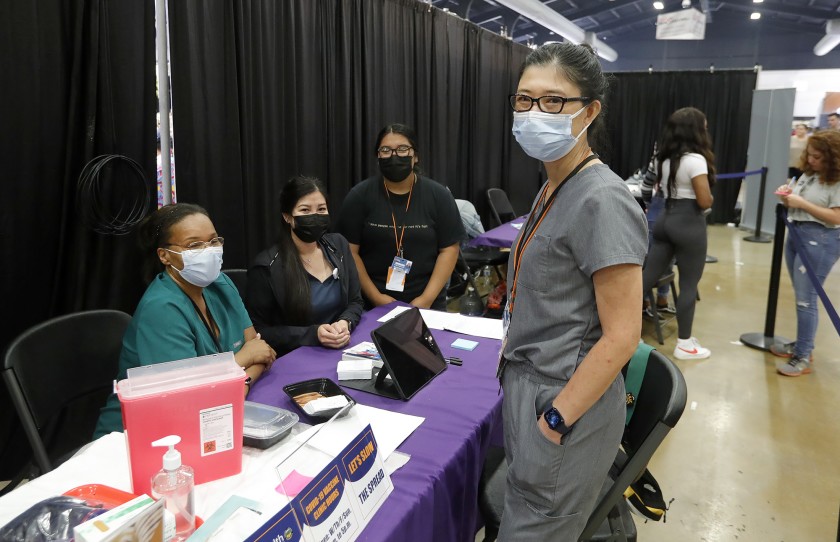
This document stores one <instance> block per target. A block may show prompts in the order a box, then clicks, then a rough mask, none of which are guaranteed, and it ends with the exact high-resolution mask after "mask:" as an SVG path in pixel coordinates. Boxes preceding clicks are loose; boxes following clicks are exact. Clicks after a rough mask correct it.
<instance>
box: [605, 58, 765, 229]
mask: <svg viewBox="0 0 840 542" xmlns="http://www.w3.org/2000/svg"><path fill="white" fill-rule="evenodd" d="M756 77H757V76H756V73H755V72H754V71H753V70H736V71H717V72H715V73H709V72H708V71H703V72H700V71H674V72H653V73H647V72H644V73H615V74H613V78H614V79H613V81H612V83H611V85H610V93H609V96H608V98H607V104H608V108H609V109H608V115H607V118H606V120H607V127H608V138H609V145H608V147H607V152H606V153H605V154H606V156H604V158H605V160H606V161H607V162H608V163H609V164H610V167H611V168H612V169H613V170H614V171H615V172H616V173H618V175H620V176H621V177H622V178H625V179H626V178H628V177H630V176H631V175H632V174H633V172H634V171H635V170H637V169H639V168H643V167H646V166H647V163H648V160H649V159H650V155H651V153H652V151H653V144H654V141H656V139H657V138H658V137H659V135H660V133H661V131H662V127H663V126H664V125H665V121H666V120H667V118H668V116H669V115H670V114H671V113H673V112H674V111H676V110H677V109H679V108H681V107H688V106H692V107H696V108H697V109H699V110H701V111H703V112H704V113H705V114H706V118H707V119H708V122H709V132H710V134H711V136H712V142H713V143H714V153H715V162H716V163H715V167H716V168H717V171H718V173H735V172H740V171H744V170H745V169H746V166H747V147H748V145H749V135H750V115H751V110H752V97H753V89H754V88H755V81H756ZM740 187H741V181H740V180H738V179H733V180H723V181H720V182H718V183H717V185H715V188H714V191H713V193H714V196H715V203H714V206H713V207H712V215H711V219H712V222H716V223H726V222H732V221H733V219H734V216H735V200H736V198H737V197H738V191H739V190H740Z"/></svg>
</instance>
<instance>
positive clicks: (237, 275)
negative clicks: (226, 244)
mask: <svg viewBox="0 0 840 542" xmlns="http://www.w3.org/2000/svg"><path fill="white" fill-rule="evenodd" d="M222 273H224V274H225V275H227V276H228V278H229V279H230V280H231V281H232V282H233V285H234V286H236V289H237V290H239V297H241V298H242V299H246V297H247V296H248V270H247V269H222Z"/></svg>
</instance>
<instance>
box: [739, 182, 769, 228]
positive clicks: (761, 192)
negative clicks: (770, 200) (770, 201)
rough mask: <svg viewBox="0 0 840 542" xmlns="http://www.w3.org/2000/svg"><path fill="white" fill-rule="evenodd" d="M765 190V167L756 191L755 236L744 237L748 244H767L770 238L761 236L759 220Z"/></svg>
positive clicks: (762, 209)
mask: <svg viewBox="0 0 840 542" xmlns="http://www.w3.org/2000/svg"><path fill="white" fill-rule="evenodd" d="M766 188H767V166H764V167H762V168H761V185H760V186H759V189H758V217H757V218H756V222H755V234H754V235H750V236H749V237H744V241H749V242H750V243H769V242H770V238H769V237H768V236H766V235H762V234H761V219H762V215H763V214H764V190H765V189H766Z"/></svg>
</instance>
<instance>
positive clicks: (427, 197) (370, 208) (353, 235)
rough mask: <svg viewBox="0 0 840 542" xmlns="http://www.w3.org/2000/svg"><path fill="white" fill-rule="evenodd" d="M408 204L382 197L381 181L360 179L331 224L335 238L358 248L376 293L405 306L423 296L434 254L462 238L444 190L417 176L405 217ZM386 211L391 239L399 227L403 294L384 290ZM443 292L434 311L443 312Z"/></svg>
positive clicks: (393, 246) (389, 243) (389, 258)
mask: <svg viewBox="0 0 840 542" xmlns="http://www.w3.org/2000/svg"><path fill="white" fill-rule="evenodd" d="M389 198H390V204H389V201H388V200H389ZM408 200H409V195H408V194H393V193H390V194H389V196H386V192H385V184H384V182H383V180H382V177H381V176H375V177H371V178H369V179H365V180H364V181H362V182H361V183H359V184H358V185H356V186H355V187H353V189H352V190H350V193H349V194H347V197H346V198H345V200H344V203H343V205H342V207H341V215H340V216H339V219H338V224H337V231H338V232H339V233H341V234H342V235H344V237H346V238H347V240H348V241H349V242H350V243H353V244H356V245H359V255H360V256H361V258H362V261H363V262H364V264H365V269H366V270H367V273H368V275H369V276H370V278H371V280H372V281H373V284H374V285H375V286H376V288H377V289H378V290H379V291H380V292H382V293H384V294H388V295H390V296H391V297H393V298H394V299H398V300H400V301H404V302H406V303H410V302H411V301H412V300H413V299H414V298H416V297H417V296H419V295H420V294H422V293H423V290H424V289H425V288H426V284H428V282H429V278H430V277H431V276H432V271H433V270H434V268H435V262H436V261H437V256H438V252H439V250H440V249H442V248H444V247H448V246H450V245H454V244H455V243H458V242H460V241H461V240H462V239H463V238H464V226H463V224H462V223H461V215H460V214H459V213H458V207H457V206H456V205H455V199H454V198H453V197H452V194H450V192H449V190H447V189H446V187H444V186H443V185H441V184H439V183H437V182H435V181H433V180H432V179H430V178H428V177H423V176H421V175H418V176H417V182H416V183H415V185H414V189H413V190H412V192H411V202H410V204H409V207H408V212H406V210H405V207H406V204H407V203H408ZM392 209H393V216H394V218H395V219H396V223H397V238H399V236H400V233H401V231H402V226H403V225H405V235H404V236H403V257H404V258H405V259H407V260H411V262H412V264H411V272H409V274H408V276H407V277H406V280H405V291H403V292H395V291H391V290H386V289H385V281H386V279H387V276H388V268H389V267H390V266H391V263H392V262H393V260H394V256H396V254H397V242H396V240H395V238H394V222H393V220H392V218H391V211H392ZM444 290H445V289H443V290H441V292H440V294H439V295H438V297H437V301H436V302H435V303H434V305H433V307H434V308H444V307H443V304H444V303H445V299H446V294H445V291H444Z"/></svg>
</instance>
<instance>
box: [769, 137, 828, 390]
mask: <svg viewBox="0 0 840 542" xmlns="http://www.w3.org/2000/svg"><path fill="white" fill-rule="evenodd" d="M799 168H800V169H801V170H802V176H801V177H799V179H797V180H796V184H794V185H793V187H789V186H787V185H784V186H780V187H779V188H778V189H777V192H785V193H787V195H780V196H779V199H780V200H781V201H782V205H784V206H785V207H787V208H788V218H789V219H790V221H791V222H792V224H793V227H795V228H796V231H797V232H798V233H799V237H800V238H801V239H802V246H801V247H795V246H794V245H793V243H792V242H791V241H790V239H788V242H787V244H786V245H785V263H786V264H787V269H788V273H790V279H791V281H792V282H793V291H794V294H795V296H796V342H795V343H793V344H792V345H784V346H782V347H777V346H775V345H774V346H772V347H771V348H770V351H771V352H772V353H773V354H775V355H777V356H780V357H787V358H790V359H789V360H788V361H787V362H786V363H780V364H779V365H778V367H777V368H776V370H777V371H778V372H779V373H780V374H783V375H785V376H799V375H803V374H808V373H810V372H811V364H812V362H813V360H812V356H811V351H812V350H813V349H814V337H815V336H816V334H817V319H818V316H819V313H818V311H817V289H816V288H815V287H814V284H813V283H812V282H811V279H810V277H809V276H808V274H807V273H806V271H805V267H804V265H803V263H802V255H801V254H800V253H799V251H800V250H803V251H804V252H805V257H806V258H807V259H808V261H809V262H810V263H811V265H812V266H813V271H814V273H815V274H816V275H817V278H818V279H819V281H820V284H823V283H825V279H826V277H827V276H828V274H829V273H830V272H831V268H832V267H834V264H835V263H836V262H837V259H838V258H840V131H837V130H823V131H821V132H817V133H815V134H814V135H812V136H811V137H810V139H809V140H808V146H807V148H806V150H805V155H804V157H803V159H802V161H801V162H800V164H799Z"/></svg>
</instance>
